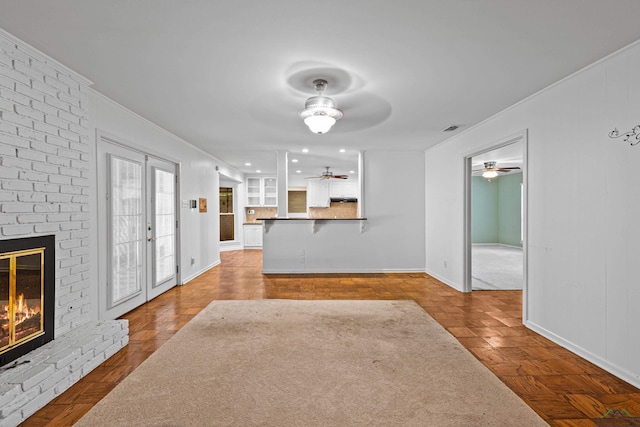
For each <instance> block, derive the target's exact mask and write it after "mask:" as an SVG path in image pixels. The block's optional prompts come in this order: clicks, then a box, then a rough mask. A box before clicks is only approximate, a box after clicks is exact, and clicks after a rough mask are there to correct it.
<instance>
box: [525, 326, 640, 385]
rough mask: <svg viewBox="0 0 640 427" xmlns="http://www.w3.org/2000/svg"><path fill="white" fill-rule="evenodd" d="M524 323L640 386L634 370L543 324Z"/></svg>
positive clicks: (611, 372) (639, 379) (630, 382)
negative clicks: (548, 328)
mask: <svg viewBox="0 0 640 427" xmlns="http://www.w3.org/2000/svg"><path fill="white" fill-rule="evenodd" d="M524 325H525V326H526V327H527V328H529V329H531V330H532V331H534V332H537V333H538V334H540V335H542V336H543V337H545V338H547V339H549V340H551V341H553V342H554V343H556V344H558V345H559V346H561V347H564V348H566V349H567V350H569V351H571V352H572V353H575V354H577V355H578V356H580V357H582V358H583V359H586V360H588V361H589V362H591V363H593V364H594V365H596V366H599V367H600V368H602V369H604V370H605V371H607V372H609V373H610V374H612V375H615V376H616V377H618V378H620V379H622V380H624V381H626V382H628V383H629V384H631V385H632V386H634V387H636V388H640V374H634V373H633V372H630V371H628V370H627V369H624V368H621V367H620V366H618V365H616V364H614V363H611V362H609V361H608V360H606V359H603V358H601V357H600V356H597V355H595V354H593V353H591V352H590V351H588V350H586V349H584V348H582V347H580V346H579V345H576V344H574V343H572V342H571V341H567V340H565V339H564V338H562V337H560V336H558V335H556V334H554V333H553V332H551V331H549V330H547V329H545V328H543V327H542V326H540V325H538V324H537V323H535V322H532V321H530V320H527V321H525V322H524Z"/></svg>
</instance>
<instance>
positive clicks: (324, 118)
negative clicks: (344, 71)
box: [299, 79, 342, 135]
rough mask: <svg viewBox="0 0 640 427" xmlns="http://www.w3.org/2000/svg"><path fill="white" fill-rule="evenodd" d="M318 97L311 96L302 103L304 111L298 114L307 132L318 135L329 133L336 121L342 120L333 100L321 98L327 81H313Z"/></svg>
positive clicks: (325, 97)
mask: <svg viewBox="0 0 640 427" xmlns="http://www.w3.org/2000/svg"><path fill="white" fill-rule="evenodd" d="M313 85H314V86H315V89H316V90H317V91H318V96H312V97H311V98H309V99H307V101H306V102H305V103H304V110H302V111H301V112H300V114H299V115H300V118H301V119H303V120H304V124H305V125H307V126H308V127H309V130H310V131H311V132H313V133H317V134H318V135H320V134H323V133H327V132H329V129H331V126H333V125H334V124H335V123H336V121H337V120H340V119H341V118H342V111H340V110H338V109H337V108H336V103H335V102H334V101H333V99H331V98H329V97H327V96H323V95H322V93H323V92H324V90H325V89H326V88H327V81H326V80H323V79H316V80H314V81H313Z"/></svg>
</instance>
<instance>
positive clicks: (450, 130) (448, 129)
mask: <svg viewBox="0 0 640 427" xmlns="http://www.w3.org/2000/svg"><path fill="white" fill-rule="evenodd" d="M460 126H462V125H449V127H448V128H446V129H443V130H442V132H453V131H454V130H456V129H458V128H459V127H460Z"/></svg>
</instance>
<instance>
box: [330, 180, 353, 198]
mask: <svg viewBox="0 0 640 427" xmlns="http://www.w3.org/2000/svg"><path fill="white" fill-rule="evenodd" d="M329 195H330V197H349V198H357V197H358V183H357V182H355V181H341V180H332V181H331V183H330V184H329Z"/></svg>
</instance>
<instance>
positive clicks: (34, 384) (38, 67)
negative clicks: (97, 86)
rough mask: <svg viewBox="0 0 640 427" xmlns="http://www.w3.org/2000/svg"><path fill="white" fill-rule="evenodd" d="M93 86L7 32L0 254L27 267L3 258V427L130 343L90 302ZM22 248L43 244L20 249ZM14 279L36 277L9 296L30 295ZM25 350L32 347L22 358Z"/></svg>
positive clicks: (2, 66) (1, 76)
mask: <svg viewBox="0 0 640 427" xmlns="http://www.w3.org/2000/svg"><path fill="white" fill-rule="evenodd" d="M90 84H91V82H90V81H88V80H87V79H85V78H84V77H82V76H80V75H78V74H77V73H75V72H74V71H72V70H70V69H69V68H67V67H65V66H64V65H62V64H60V63H58V62H57V61H55V60H54V59H52V58H49V57H48V56H46V55H44V54H42V53H41V52H39V51H37V50H36V49H34V48H32V47H31V46H29V45H27V44H26V43H24V42H22V41H21V40H19V39H17V38H15V37H13V36H12V35H11V34H8V33H6V32H4V31H2V30H0V247H2V246H4V247H5V248H9V249H2V250H0V252H3V253H13V252H16V253H17V252H20V251H22V250H26V252H24V253H23V255H24V256H26V257H27V258H23V259H18V257H17V256H16V257H13V255H5V256H2V255H0V274H4V275H5V276H4V277H5V278H4V279H2V278H0V300H2V301H1V302H0V316H1V315H2V310H4V311H5V313H4V315H5V317H8V319H7V322H6V332H4V331H5V329H4V328H5V324H4V323H2V325H1V327H2V331H3V332H0V334H2V335H1V336H0V364H3V366H0V426H15V425H18V424H20V423H21V422H22V421H24V420H25V419H26V418H28V417H29V416H30V415H32V414H33V413H34V412H36V411H37V410H38V409H40V408H42V407H43V406H44V405H46V404H47V403H48V402H50V401H51V400H53V399H54V398H55V397H56V396H58V395H60V394H61V393H63V392H64V391H65V390H67V389H68V388H69V387H71V386H72V385H73V384H74V383H76V382H77V381H78V380H79V379H80V378H82V377H84V376H85V375H87V374H88V373H89V372H91V371H92V370H93V369H94V368H96V367H97V366H98V365H100V364H101V363H102V362H104V361H105V360H106V359H107V358H109V357H111V356H112V355H113V354H115V353H116V352H117V351H118V350H120V349H121V348H122V347H124V346H125V345H126V344H127V342H128V339H129V338H128V325H127V323H126V321H118V320H110V321H99V320H97V317H98V316H97V312H98V308H97V307H95V304H92V299H91V298H92V292H93V290H94V289H97V284H96V283H92V273H91V272H92V269H95V268H96V267H95V265H96V260H94V259H92V256H91V250H90V241H89V240H90V237H91V235H92V229H93V227H95V225H94V224H92V221H91V217H90V211H91V209H92V204H91V194H92V193H93V192H95V188H94V187H92V183H91V177H92V176H93V174H94V173H95V171H93V170H91V164H92V163H91V159H92V157H91V144H93V143H94V141H93V140H92V139H91V137H90V132H89V124H88V123H89V96H88V92H89V85H90ZM46 236H49V237H46ZM31 239H35V240H31ZM38 239H45V240H47V239H51V244H52V246H51V247H50V246H49V243H48V242H47V243H46V244H44V245H43V244H42V241H40V240H38ZM18 241H24V242H26V241H31V242H37V243H36V244H35V245H30V247H31V249H28V248H23V247H22V246H13V245H16V243H15V242H18ZM43 247H44V248H45V249H44V250H43V251H42V252H38V248H43ZM54 253H55V255H54ZM12 257H13V258H12ZM41 261H45V263H44V265H43V264H41V265H42V268H43V271H42V272H41V273H40V274H43V276H41V278H42V280H44V281H45V282H47V283H49V281H50V282H51V283H52V286H53V289H54V290H53V292H52V295H53V297H52V298H48V294H49V293H48V292H47V297H46V299H45V300H41V299H40V296H39V295H37V294H38V292H37V291H34V290H33V285H34V284H36V283H38V280H39V279H37V278H36V277H37V276H38V274H39V273H38V272H37V264H38V263H39V262H41ZM2 262H4V266H3V265H2ZM12 264H13V265H14V266H16V268H15V269H14V270H13V273H12V272H11V271H12V269H11V265H12ZM5 270H6V271H5ZM12 274H15V275H16V276H22V278H23V279H24V278H26V277H27V276H30V277H29V283H28V285H24V286H26V287H23V289H22V291H18V292H16V293H14V294H13V296H9V295H8V292H9V291H6V292H5V291H4V290H3V289H5V288H6V289H8V288H10V287H12V286H18V287H20V286H23V285H20V284H16V283H14V279H13V278H12ZM3 280H4V281H5V283H4V284H3V283H2V281H3ZM2 292H5V293H6V294H1V293H2ZM21 294H22V297H21V296H20V295H21ZM20 299H22V303H20V302H19V300H20ZM5 300H6V302H4V301H5ZM25 303H26V305H25ZM19 304H22V305H19ZM38 304H39V305H40V307H39V308H36V307H35V306H36V305H38ZM5 305H6V306H9V307H8V308H7V309H4V306H5ZM18 305H19V307H18ZM39 316H40V317H39ZM26 317H29V319H28V320H27V322H28V323H26V324H22V326H19V325H18V323H19V320H24V319H25V318H26ZM9 318H11V320H10V319H9ZM41 321H42V323H40V322H41ZM2 322H4V321H2ZM27 325H29V328H26V329H24V328H22V327H23V326H27ZM23 334H26V335H24V336H23ZM5 337H6V340H5ZM51 338H52V339H51ZM49 339H51V340H50V341H49ZM47 341H48V342H47ZM18 344H23V345H25V347H23V348H22V349H21V350H19V351H18V352H17V353H15V354H14V353H13V350H14V348H18V347H19V346H18ZM41 344H42V345H41ZM37 345H40V346H39V347H37V348H35V347H36V346H37ZM23 351H24V352H23Z"/></svg>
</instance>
